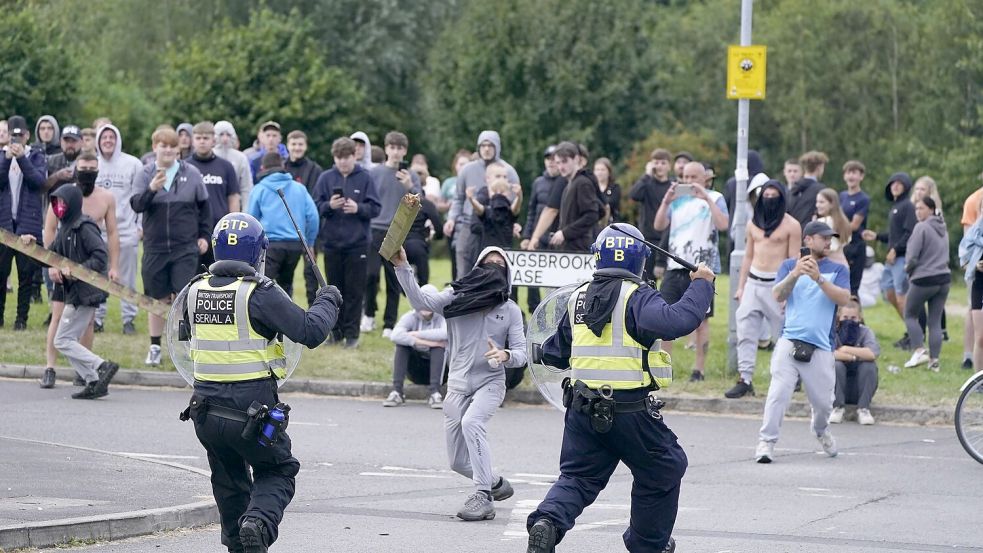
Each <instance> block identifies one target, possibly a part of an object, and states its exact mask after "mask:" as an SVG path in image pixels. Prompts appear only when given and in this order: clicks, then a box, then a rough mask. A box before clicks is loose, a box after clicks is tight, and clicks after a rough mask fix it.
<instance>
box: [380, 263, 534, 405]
mask: <svg viewBox="0 0 983 553" xmlns="http://www.w3.org/2000/svg"><path fill="white" fill-rule="evenodd" d="M491 252H498V253H499V254H500V255H501V256H502V257H504V258H505V260H506V266H507V268H508V270H509V281H510V282H511V273H512V268H511V266H509V265H508V257H506V256H505V252H504V251H502V249H501V248H496V247H488V248H485V249H484V250H482V251H481V254H480V255H478V261H477V262H476V263H475V267H477V266H478V265H479V264H481V260H482V259H484V258H485V256H487V255H488V254H489V253H491ZM396 278H398V279H399V284H400V286H402V287H403V291H404V292H406V297H407V298H408V299H409V300H410V305H411V306H413V309H417V310H426V311H433V312H434V313H435V316H436V315H441V316H443V314H444V308H445V307H447V305H448V304H450V303H451V300H453V299H454V290H453V289H451V288H450V287H448V288H445V289H444V290H443V291H440V292H429V293H428V292H424V291H422V290H421V289H420V285H419V284H417V282H416V276H415V275H414V274H413V268H412V267H411V266H410V265H409V264H404V265H402V266H399V267H396ZM447 338H448V359H449V360H450V369H449V371H448V376H447V390H448V391H453V392H456V393H459V394H463V395H471V394H473V393H474V392H475V391H476V390H478V389H479V388H481V387H482V386H485V385H487V384H489V383H491V382H494V381H502V383H503V384H504V381H505V370H504V369H505V368H514V367H521V366H523V365H525V364H526V335H525V332H524V331H523V328H522V311H520V310H519V306H518V305H516V303H515V302H514V301H512V300H508V301H506V302H505V303H503V304H501V305H498V306H497V307H493V308H491V309H489V310H488V311H485V312H479V313H469V314H467V315H462V316H460V317H454V318H452V319H448V320H447ZM489 339H490V340H492V341H493V342H494V343H495V345H496V346H497V347H499V348H504V347H505V341H506V340H508V345H509V347H508V352H509V360H508V361H506V362H505V364H504V367H503V366H501V365H500V366H498V367H496V368H493V367H492V366H491V365H489V364H488V361H487V360H486V359H485V353H486V352H487V351H488V340H489Z"/></svg>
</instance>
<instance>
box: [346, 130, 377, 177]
mask: <svg viewBox="0 0 983 553" xmlns="http://www.w3.org/2000/svg"><path fill="white" fill-rule="evenodd" d="M348 138H351V139H352V140H355V141H357V142H361V143H362V144H365V147H364V148H363V149H362V159H356V160H355V161H357V162H358V164H359V165H361V166H362V169H365V170H366V171H368V170H369V169H371V168H373V167H375V163H372V143H371V142H369V135H367V134H365V133H364V132H362V131H355V132H353V133H352V135H351V136H349V137H348Z"/></svg>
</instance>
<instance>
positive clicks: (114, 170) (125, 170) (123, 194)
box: [96, 125, 143, 246]
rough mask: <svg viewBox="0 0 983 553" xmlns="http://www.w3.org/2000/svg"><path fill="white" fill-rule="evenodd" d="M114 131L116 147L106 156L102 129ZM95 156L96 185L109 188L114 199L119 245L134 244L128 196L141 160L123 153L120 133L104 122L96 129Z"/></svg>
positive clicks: (135, 232)
mask: <svg viewBox="0 0 983 553" xmlns="http://www.w3.org/2000/svg"><path fill="white" fill-rule="evenodd" d="M106 130H109V131H111V132H113V133H114V134H116V146H115V147H114V149H113V152H112V153H111V154H110V155H108V156H106V155H104V154H103V152H102V147H101V146H99V145H98V142H99V139H100V137H102V133H103V131H106ZM96 142H97V144H96V155H97V156H99V176H98V177H97V178H96V185H97V186H101V187H102V188H105V189H108V190H109V191H110V192H112V193H113V196H114V197H115V198H116V222H117V223H118V225H117V228H119V241H120V245H121V246H123V245H134V246H135V245H136V244H137V242H139V232H138V228H137V227H138V224H137V214H136V212H135V211H133V208H132V207H131V206H130V198H131V197H133V194H134V192H135V191H136V186H137V182H138V181H139V179H140V176H141V174H142V173H143V164H141V163H140V160H139V159H137V158H135V157H133V156H131V155H130V154H127V153H125V152H123V135H122V134H120V132H119V129H117V128H116V127H115V126H113V125H104V126H102V127H99V130H98V131H96Z"/></svg>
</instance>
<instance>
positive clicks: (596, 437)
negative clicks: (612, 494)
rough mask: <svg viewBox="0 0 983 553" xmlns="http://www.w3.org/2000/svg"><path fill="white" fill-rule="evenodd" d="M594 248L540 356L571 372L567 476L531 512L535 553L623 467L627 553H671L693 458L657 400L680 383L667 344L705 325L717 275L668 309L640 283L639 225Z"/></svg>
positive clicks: (609, 232) (698, 274)
mask: <svg viewBox="0 0 983 553" xmlns="http://www.w3.org/2000/svg"><path fill="white" fill-rule="evenodd" d="M615 227H620V229H621V230H618V229H617V228H615ZM622 231H624V232H627V233H628V235H626V234H624V233H623V232H622ZM591 251H592V252H593V253H594V258H595V261H596V266H597V270H596V271H595V272H594V276H593V279H592V280H591V281H590V282H588V283H585V284H584V285H582V286H580V287H579V288H577V289H576V290H574V292H573V293H572V294H571V295H570V299H569V300H568V302H567V312H566V313H565V314H564V316H563V317H562V318H561V323H560V324H559V327H558V328H557V332H556V334H554V335H553V336H551V337H550V338H549V339H548V340H547V341H546V342H545V343H544V344H543V345H542V351H541V352H538V351H535V352H534V357H540V359H539V360H537V359H534V361H537V362H539V363H544V364H547V365H551V366H553V367H556V368H558V369H566V368H570V369H571V374H570V377H569V378H568V379H566V380H565V381H564V405H565V406H566V408H567V410H566V415H565V419H564V430H563V446H562V450H561V451H560V477H559V479H558V480H557V482H556V483H555V484H554V485H553V487H552V488H550V491H549V493H548V494H546V498H545V499H543V502H542V503H540V504H539V507H538V508H537V509H536V510H535V511H533V512H532V513H531V514H530V515H529V518H528V520H527V523H526V524H527V528H528V530H529V545H528V550H527V551H528V553H548V552H552V551H554V546H555V545H556V543H557V542H559V541H560V540H561V539H562V538H563V535H564V533H566V532H567V531H568V530H570V529H571V528H572V527H573V525H574V521H575V520H576V518H577V516H579V515H580V513H581V512H582V511H583V510H584V508H586V507H587V506H588V505H590V504H591V503H593V502H594V500H595V499H596V498H597V495H598V493H600V491H601V490H602V489H604V487H605V485H607V482H608V479H609V478H610V477H611V474H612V473H613V472H614V469H615V468H616V467H617V466H618V462H619V461H621V462H624V463H625V465H627V466H628V468H629V469H630V470H631V473H632V477H633V480H634V482H633V484H632V501H631V522H630V524H629V527H628V529H627V530H626V531H625V533H624V535H623V538H624V542H625V547H627V549H628V551H631V552H633V553H637V552H653V553H654V552H663V551H665V552H672V551H674V550H675V547H676V545H675V541H674V540H673V539H672V537H671V536H672V528H673V525H674V524H675V521H676V510H677V508H678V502H679V485H680V481H681V480H682V478H683V473H685V472H686V465H687V460H686V454H685V453H684V452H683V449H682V448H681V447H680V446H679V444H678V443H677V442H676V436H675V434H673V433H672V431H671V430H669V428H668V427H667V426H666V425H665V423H663V421H662V415H661V413H660V411H659V409H660V408H661V407H662V402H661V401H659V400H658V398H657V396H656V395H655V391H656V390H658V389H659V388H661V387H664V386H666V385H668V384H669V382H671V381H672V367H671V364H670V360H669V356H668V354H666V352H664V351H661V349H660V342H659V340H673V339H675V338H678V337H681V336H685V335H687V334H689V333H690V332H692V331H694V330H696V327H698V326H699V325H700V323H701V322H702V321H703V319H704V316H705V315H706V313H707V310H708V309H709V308H710V302H711V301H712V300H713V272H711V271H710V269H708V268H707V267H706V266H705V265H700V266H699V267H698V269H697V270H696V271H695V272H693V273H691V274H690V277H691V278H692V282H691V284H690V286H689V289H688V290H687V291H686V293H685V294H684V295H683V297H682V298H681V299H680V300H679V301H678V302H677V303H675V304H673V305H669V304H667V303H666V302H665V300H663V299H662V295H661V294H659V292H658V291H657V290H655V289H653V288H651V287H649V286H648V285H647V284H645V283H643V282H642V280H641V278H640V276H641V274H642V270H643V268H644V267H645V259H646V258H647V257H648V256H649V254H650V253H651V252H650V250H649V248H648V246H646V245H645V244H643V243H642V234H641V232H639V231H638V229H637V228H635V227H633V226H631V225H628V224H624V223H615V224H614V225H611V226H609V227H608V228H606V229H604V230H603V231H602V232H601V233H600V235H598V237H597V240H596V241H595V242H594V244H593V246H592V247H591ZM535 349H538V348H535Z"/></svg>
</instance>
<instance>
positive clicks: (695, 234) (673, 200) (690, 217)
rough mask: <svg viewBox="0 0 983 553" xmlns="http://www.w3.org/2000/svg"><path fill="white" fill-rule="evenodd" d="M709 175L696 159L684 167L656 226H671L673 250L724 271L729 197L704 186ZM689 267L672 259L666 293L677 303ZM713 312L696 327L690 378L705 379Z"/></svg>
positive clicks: (667, 344)
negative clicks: (721, 245) (721, 249)
mask: <svg viewBox="0 0 983 553" xmlns="http://www.w3.org/2000/svg"><path fill="white" fill-rule="evenodd" d="M705 176H706V172H705V169H704V168H703V164H702V163H699V162H696V161H693V162H690V163H687V164H686V166H685V167H684V168H683V174H682V182H679V183H674V184H673V185H672V186H671V187H670V188H669V190H668V191H667V192H666V195H665V197H664V198H663V200H662V205H660V206H659V211H658V212H656V214H655V230H658V231H664V230H666V229H669V247H668V250H669V252H670V253H672V254H675V255H678V256H680V257H682V258H683V259H685V260H686V261H689V262H690V263H692V264H694V265H699V264H700V263H705V264H706V265H707V266H709V267H710V269H711V270H712V271H713V272H714V274H717V273H720V256H719V255H718V253H717V244H718V241H719V234H718V233H719V232H720V231H725V230H727V225H728V221H729V218H728V216H727V201H726V200H725V199H724V196H723V194H721V193H720V192H715V191H713V190H707V189H705V188H704V187H703V180H704V177H705ZM690 281H691V279H690V275H689V271H688V270H686V269H685V268H683V266H682V265H680V264H679V263H676V262H675V261H674V260H672V259H670V260H669V262H668V270H667V271H666V275H665V279H664V280H663V281H662V289H661V292H662V296H663V297H664V298H665V300H666V302H667V303H669V304H673V303H676V302H677V301H679V299H680V298H682V297H683V294H685V293H686V289H687V288H689V284H690ZM712 316H713V304H712V303H711V304H710V310H709V311H707V318H706V319H704V321H703V324H701V325H700V326H699V328H697V329H696V362H695V364H694V366H693V373H692V374H691V375H690V379H689V380H690V382H699V381H702V380H703V370H704V369H705V367H706V365H705V364H706V355H707V350H708V349H709V347H710V325H709V318H710V317H712ZM662 349H664V350H665V351H666V352H667V353H670V354H671V353H672V342H663V343H662Z"/></svg>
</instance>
